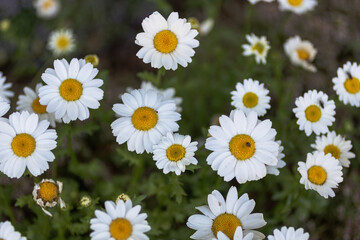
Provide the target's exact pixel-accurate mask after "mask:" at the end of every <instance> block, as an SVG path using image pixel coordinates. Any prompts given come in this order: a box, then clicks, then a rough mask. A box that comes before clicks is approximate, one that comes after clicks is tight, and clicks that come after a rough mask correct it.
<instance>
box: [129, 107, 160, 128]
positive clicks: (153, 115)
mask: <svg viewBox="0 0 360 240" xmlns="http://www.w3.org/2000/svg"><path fill="white" fill-rule="evenodd" d="M157 121H158V115H157V112H156V111H155V110H154V109H152V108H149V107H140V108H138V109H136V110H135V111H134V113H133V115H132V117H131V122H132V124H133V125H134V128H136V129H137V130H140V131H148V130H150V129H152V128H153V127H155V125H156V124H157Z"/></svg>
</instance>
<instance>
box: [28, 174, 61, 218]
mask: <svg viewBox="0 0 360 240" xmlns="http://www.w3.org/2000/svg"><path fill="white" fill-rule="evenodd" d="M62 188H63V183H62V182H60V181H56V182H55V181H54V180H52V179H43V180H42V181H41V182H40V183H39V184H37V183H35V186H34V189H33V192H32V195H33V198H34V201H35V202H36V203H37V204H38V205H39V206H40V207H41V209H42V210H43V211H44V213H46V214H47V215H49V216H50V217H52V214H51V213H50V212H49V211H47V210H45V207H51V208H52V207H55V206H56V205H57V204H58V203H59V204H60V207H61V208H64V207H66V205H65V202H64V201H63V200H62V199H61V197H60V194H61V192H62Z"/></svg>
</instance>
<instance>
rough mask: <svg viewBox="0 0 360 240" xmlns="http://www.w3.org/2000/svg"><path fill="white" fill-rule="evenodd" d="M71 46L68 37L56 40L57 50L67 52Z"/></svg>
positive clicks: (60, 37)
mask: <svg viewBox="0 0 360 240" xmlns="http://www.w3.org/2000/svg"><path fill="white" fill-rule="evenodd" d="M69 45H70V38H69V37H67V36H59V37H58V38H57V39H56V48H58V49H60V50H66V49H67V48H68V47H69Z"/></svg>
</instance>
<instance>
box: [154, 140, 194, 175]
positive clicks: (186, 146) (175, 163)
mask: <svg viewBox="0 0 360 240" xmlns="http://www.w3.org/2000/svg"><path fill="white" fill-rule="evenodd" d="M197 144H198V143H197V142H191V137H190V136H189V135H186V136H183V135H180V134H178V133H175V134H173V133H167V134H166V136H163V137H162V138H161V140H160V142H159V143H158V144H157V145H155V146H154V151H153V153H154V155H153V159H154V160H155V161H156V166H157V167H158V168H159V169H163V172H164V173H165V174H168V173H169V172H175V173H176V175H180V174H181V172H185V167H186V166H187V165H190V164H195V165H196V164H197V163H198V161H197V160H196V159H195V158H194V155H195V152H196V150H197Z"/></svg>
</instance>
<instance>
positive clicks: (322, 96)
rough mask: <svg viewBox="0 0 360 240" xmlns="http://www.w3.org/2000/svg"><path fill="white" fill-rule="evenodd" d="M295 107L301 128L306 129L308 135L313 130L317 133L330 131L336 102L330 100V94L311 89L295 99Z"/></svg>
mask: <svg viewBox="0 0 360 240" xmlns="http://www.w3.org/2000/svg"><path fill="white" fill-rule="evenodd" d="M295 105H296V108H294V109H293V112H294V113H295V115H296V117H297V118H298V120H297V122H296V123H297V124H298V125H299V129H300V130H305V133H306V136H310V134H311V133H312V132H314V133H315V134H316V135H319V134H321V133H326V132H328V131H329V128H328V127H329V126H331V125H332V124H333V122H334V121H335V118H334V116H335V103H334V101H333V100H328V95H327V94H326V93H323V92H322V91H319V92H318V91H317V90H310V91H308V92H306V93H305V94H304V96H303V97H302V96H301V97H298V98H297V99H296V101H295Z"/></svg>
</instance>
